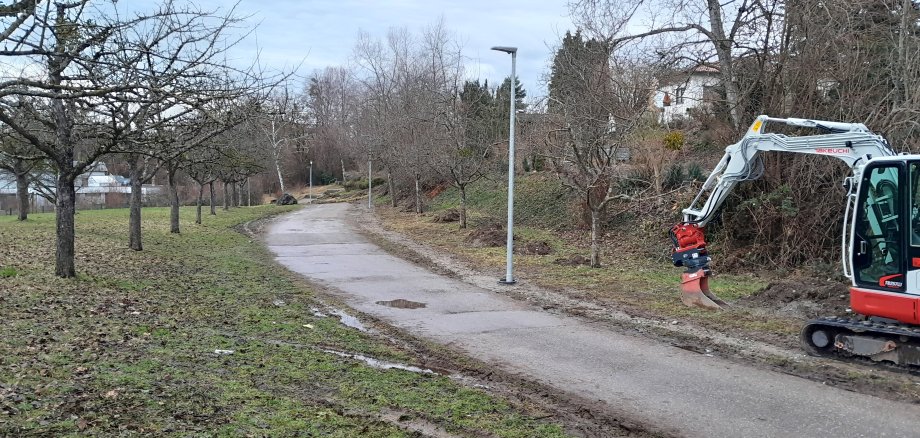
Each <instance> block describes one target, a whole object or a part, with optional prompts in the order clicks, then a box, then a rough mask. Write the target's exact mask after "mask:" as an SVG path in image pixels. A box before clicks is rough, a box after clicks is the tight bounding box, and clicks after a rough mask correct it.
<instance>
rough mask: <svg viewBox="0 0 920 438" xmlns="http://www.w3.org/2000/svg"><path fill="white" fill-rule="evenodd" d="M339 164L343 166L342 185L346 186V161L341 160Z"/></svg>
mask: <svg viewBox="0 0 920 438" xmlns="http://www.w3.org/2000/svg"><path fill="white" fill-rule="evenodd" d="M339 163H341V164H342V185H343V186H344V185H345V160H339Z"/></svg>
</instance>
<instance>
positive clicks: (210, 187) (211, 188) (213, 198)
mask: <svg viewBox="0 0 920 438" xmlns="http://www.w3.org/2000/svg"><path fill="white" fill-rule="evenodd" d="M208 193H209V194H210V195H211V215H214V216H217V205H216V204H215V203H216V202H217V196H215V195H214V181H211V182H209V183H208Z"/></svg>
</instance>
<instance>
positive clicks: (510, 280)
mask: <svg viewBox="0 0 920 438" xmlns="http://www.w3.org/2000/svg"><path fill="white" fill-rule="evenodd" d="M492 50H497V51H499V52H505V53H509V54H511V113H510V116H511V117H510V119H511V122H510V127H509V129H510V133H509V134H508V241H507V243H506V245H505V246H506V249H505V251H506V252H507V254H506V255H505V258H506V265H505V278H504V279H502V280H499V281H498V282H499V283H500V284H508V285H511V284H514V283H516V281H515V280H514V275H513V272H512V268H513V266H514V265H513V263H514V260H513V256H514V113H515V108H514V106H515V105H514V100H515V96H514V91H515V90H514V89H515V88H516V87H517V77H515V67H516V63H517V47H505V46H496V47H492Z"/></svg>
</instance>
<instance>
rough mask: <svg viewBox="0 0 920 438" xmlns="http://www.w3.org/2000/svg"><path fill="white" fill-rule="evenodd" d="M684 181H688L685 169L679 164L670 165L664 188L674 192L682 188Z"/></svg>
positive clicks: (665, 175)
mask: <svg viewBox="0 0 920 438" xmlns="http://www.w3.org/2000/svg"><path fill="white" fill-rule="evenodd" d="M684 181H687V178H686V175H684V168H683V167H682V166H681V165H680V164H679V163H675V164H672V165H670V166H669V167H668V170H667V171H666V172H665V174H664V181H662V186H663V188H664V189H665V190H673V189H676V188H678V187H680V186H681V184H683V183H684Z"/></svg>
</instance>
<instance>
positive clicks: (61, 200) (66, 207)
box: [54, 166, 77, 278]
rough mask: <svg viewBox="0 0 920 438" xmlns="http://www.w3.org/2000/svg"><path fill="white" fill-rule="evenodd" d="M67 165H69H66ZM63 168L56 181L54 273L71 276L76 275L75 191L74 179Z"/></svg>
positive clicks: (66, 276) (60, 275)
mask: <svg viewBox="0 0 920 438" xmlns="http://www.w3.org/2000/svg"><path fill="white" fill-rule="evenodd" d="M68 167H69V166H68ZM68 173H70V172H67V171H65V170H61V173H60V175H59V176H58V181H57V207H56V210H57V211H56V215H55V222H56V223H57V248H56V253H55V260H54V262H55V263H54V273H55V275H57V276H58V277H63V278H73V277H76V276H77V270H76V268H75V266H74V254H75V251H74V240H75V234H76V231H75V227H74V216H75V215H76V202H77V192H76V189H75V188H74V180H73V178H72V177H70V176H69V175H68Z"/></svg>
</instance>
